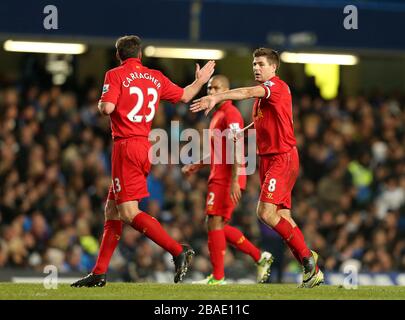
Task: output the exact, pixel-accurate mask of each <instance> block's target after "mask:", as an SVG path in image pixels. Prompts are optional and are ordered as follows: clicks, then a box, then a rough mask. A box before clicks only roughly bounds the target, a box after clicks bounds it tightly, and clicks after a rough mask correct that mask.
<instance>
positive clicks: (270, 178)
mask: <svg viewBox="0 0 405 320" xmlns="http://www.w3.org/2000/svg"><path fill="white" fill-rule="evenodd" d="M299 167H300V165H299V157H298V151H297V148H296V147H294V148H292V149H291V150H290V151H288V152H286V153H280V154H275V155H268V156H260V164H259V172H260V183H261V185H262V190H261V193H260V201H262V202H267V203H273V204H275V205H277V206H278V207H279V208H280V209H291V192H292V189H293V187H294V184H295V181H296V180H297V177H298V172H299Z"/></svg>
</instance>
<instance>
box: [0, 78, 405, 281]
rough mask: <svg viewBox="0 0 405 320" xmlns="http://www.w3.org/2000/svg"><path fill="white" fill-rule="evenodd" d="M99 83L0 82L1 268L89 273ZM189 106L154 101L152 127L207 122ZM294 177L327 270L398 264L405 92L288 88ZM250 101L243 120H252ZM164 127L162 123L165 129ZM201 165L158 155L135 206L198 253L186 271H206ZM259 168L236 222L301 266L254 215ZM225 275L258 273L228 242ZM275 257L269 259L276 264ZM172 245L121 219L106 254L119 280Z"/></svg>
mask: <svg viewBox="0 0 405 320" xmlns="http://www.w3.org/2000/svg"><path fill="white" fill-rule="evenodd" d="M99 95H100V88H98V87H89V88H86V90H82V92H81V94H78V93H76V92H74V91H69V90H67V91H66V90H63V89H62V88H61V87H58V86H52V87H50V88H47V89H45V88H41V87H39V86H35V85H34V86H28V87H26V88H20V87H16V86H11V87H3V88H1V89H0V270H1V268H5V267H11V268H20V269H33V270H38V271H41V272H42V270H43V267H44V266H45V265H49V264H52V265H55V266H57V267H58V268H59V271H60V272H62V273H63V272H70V271H79V272H83V273H86V272H87V271H90V270H91V269H92V267H93V265H94V262H95V259H96V256H97V252H98V249H99V242H100V239H101V236H102V232H103V224H104V215H103V210H104V203H105V198H106V195H107V192H108V188H109V185H110V173H111V171H110V170H111V168H110V155H111V144H112V142H111V135H110V124H109V118H108V117H104V116H101V115H99V114H98V110H97V102H98V99H99ZM187 108H188V106H186V105H181V104H180V105H176V106H172V105H166V104H165V103H161V105H160V107H159V110H158V112H157V114H156V117H155V120H154V127H157V128H166V129H169V126H170V121H174V120H178V121H180V125H181V128H180V129H185V128H189V127H190V128H191V127H192V128H199V129H202V128H206V127H207V126H208V123H209V118H205V116H203V114H197V115H195V114H191V113H189V112H188V110H187ZM293 112H294V125H295V131H296V137H297V142H298V149H299V154H300V161H301V169H300V176H299V179H298V181H297V183H296V185H295V188H294V193H293V216H294V217H295V219H296V221H297V222H298V224H299V225H300V226H302V230H303V233H304V235H305V237H306V239H307V242H308V244H309V246H310V247H311V248H312V249H314V250H316V251H318V252H319V254H320V256H321V257H322V259H321V261H320V262H321V265H322V267H323V268H324V269H325V270H326V271H340V270H341V266H342V264H343V263H344V262H345V261H348V260H353V259H354V260H356V261H358V263H359V265H360V267H361V270H362V271H369V272H390V271H403V272H405V125H404V124H405V101H404V100H401V98H399V97H390V98H385V97H382V96H381V97H380V96H376V97H371V96H368V97H367V96H355V97H347V98H344V99H343V98H342V99H336V100H331V101H324V100H322V99H321V98H319V97H311V96H309V95H305V94H300V95H297V96H296V97H294V99H293ZM249 120H250V119H249V112H247V113H246V114H245V121H246V122H247V123H249V122H250V121H249ZM168 131H169V132H170V130H168ZM208 174H209V170H202V171H201V172H199V173H198V174H196V175H194V176H191V177H189V178H187V179H186V178H185V177H184V176H182V174H181V166H180V165H171V164H169V165H156V166H154V167H153V168H152V171H151V174H150V176H149V178H148V185H149V190H150V193H151V196H150V197H149V198H148V199H144V200H143V201H142V203H141V208H142V209H143V210H144V211H146V212H148V213H149V214H151V215H152V216H154V217H156V218H157V219H158V220H159V221H160V222H161V223H162V224H163V226H164V227H165V228H166V229H167V230H168V232H169V234H170V235H172V236H173V237H174V238H175V239H177V240H179V241H181V242H187V243H190V244H191V245H192V246H193V247H194V249H195V250H196V252H197V255H196V257H195V259H194V262H193V271H194V272H196V273H199V274H200V275H201V276H202V275H204V276H205V275H207V274H208V273H210V270H211V267H210V263H209V254H208V249H207V234H206V230H205V213H204V207H205V196H206V188H207V185H206V181H207V177H208ZM259 192H260V184H259V177H258V174H257V172H256V173H255V174H253V175H251V176H249V177H248V185H247V189H246V191H245V192H244V194H243V198H242V200H241V203H240V204H239V206H238V208H237V210H236V212H235V215H234V218H233V220H232V224H233V225H234V226H236V227H238V228H240V229H241V230H243V231H244V232H245V234H246V235H247V236H248V237H250V239H251V240H252V241H253V242H254V243H256V244H257V245H258V246H260V247H261V248H266V249H271V250H274V252H275V254H276V258H277V257H278V261H279V264H278V268H279V272H280V271H285V272H286V271H288V272H300V269H299V266H298V265H297V263H296V262H295V261H294V259H293V257H292V255H291V254H290V253H289V252H288V249H286V247H285V246H284V244H283V243H282V241H281V240H280V239H279V238H278V236H277V235H276V234H275V233H274V232H273V231H271V230H268V229H266V228H265V227H263V225H262V224H261V223H260V222H259V221H258V219H257V217H256V214H255V211H256V205H257V200H258V197H259ZM225 266H226V274H227V275H228V276H230V277H232V276H234V277H246V276H247V275H251V276H253V277H254V276H255V274H254V272H255V266H254V264H253V262H252V261H251V260H250V259H249V258H248V257H246V256H244V255H242V254H240V253H239V252H236V251H235V250H234V249H233V248H230V249H229V250H228V251H227V254H226V259H225ZM276 267H277V265H276ZM172 269H173V263H172V262H171V256H170V255H169V254H167V253H164V252H163V251H162V249H160V248H159V247H158V246H157V245H155V244H154V243H152V242H151V241H150V240H148V239H146V238H145V237H144V236H143V235H141V234H140V233H138V232H136V231H134V230H133V229H132V228H130V227H125V228H124V231H123V235H122V238H121V240H120V244H119V247H118V249H117V250H116V252H115V253H114V256H113V258H112V261H111V265H110V270H111V272H117V273H119V274H120V275H121V276H122V278H123V279H124V280H128V281H143V280H150V281H153V280H159V279H157V278H156V274H165V273H169V272H171V271H172Z"/></svg>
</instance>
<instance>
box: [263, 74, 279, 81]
mask: <svg viewBox="0 0 405 320" xmlns="http://www.w3.org/2000/svg"><path fill="white" fill-rule="evenodd" d="M275 76H276V74H275V73H272V74H271V75H270V76H269V77H267V78H266V79H265V80H264V81H263V82H262V83H264V82H266V81H269V80H270V79H272V78H274V77H275Z"/></svg>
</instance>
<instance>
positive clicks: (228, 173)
mask: <svg viewBox="0 0 405 320" xmlns="http://www.w3.org/2000/svg"><path fill="white" fill-rule="evenodd" d="M238 128H240V129H242V128H243V118H242V115H241V114H240V112H239V110H238V109H237V108H236V107H235V106H234V105H233V104H232V102H231V101H225V102H224V103H223V104H222V105H221V106H220V107H219V108H218V109H217V110H216V111H215V112H214V114H213V116H212V120H211V123H210V132H211V133H212V134H211V172H210V176H209V178H208V183H216V184H221V185H230V184H231V181H232V163H233V162H229V163H230V164H227V152H228V158H229V159H228V160H232V161H233V159H231V155H232V154H231V152H230V150H231V149H230V148H229V147H228V150H227V140H228V141H229V139H228V138H227V137H226V136H224V134H223V132H224V131H225V130H226V129H233V130H237V129H238ZM215 129H216V130H215ZM214 130H215V131H216V133H217V134H215V131H214ZM228 143H229V142H228ZM230 143H233V142H232V141H231V142H230ZM219 146H221V147H219ZM242 152H243V150H242ZM242 156H243V155H242ZM239 185H240V187H241V189H245V187H246V174H244V171H242V172H241V174H240V175H239Z"/></svg>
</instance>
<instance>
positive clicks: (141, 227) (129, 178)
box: [72, 36, 215, 287]
mask: <svg viewBox="0 0 405 320" xmlns="http://www.w3.org/2000/svg"><path fill="white" fill-rule="evenodd" d="M116 48H117V53H116V54H117V58H118V59H119V61H120V62H121V65H120V66H119V67H117V68H114V69H111V70H109V71H107V73H106V75H105V81H104V86H103V91H102V96H101V99H100V102H99V106H98V108H99V110H100V112H101V113H102V114H104V115H107V116H110V119H111V131H112V137H113V140H114V141H113V151H112V159H111V160H112V185H111V187H110V191H109V194H108V199H107V204H106V207H105V220H106V222H105V225H104V234H103V239H102V242H101V247H100V252H99V255H98V259H97V262H96V265H95V267H94V268H93V271H92V272H91V273H90V274H89V275H87V276H86V277H84V278H82V279H80V280H78V281H76V282H75V283H73V284H72V286H74V287H83V286H84V287H92V286H104V285H105V284H106V272H107V268H108V264H109V262H110V259H111V256H112V254H113V252H114V250H115V248H116V246H117V244H118V240H119V238H120V236H121V232H122V224H123V222H125V223H127V224H129V225H130V226H132V227H133V228H134V229H135V230H138V231H140V232H142V233H143V234H144V235H145V236H147V237H148V238H150V239H151V240H153V241H154V242H155V243H157V244H158V245H160V246H161V247H162V248H164V249H165V250H166V251H168V252H170V253H171V254H172V255H173V261H174V264H175V276H174V282H180V281H182V280H183V277H184V276H185V274H186V272H187V269H188V267H189V264H190V261H191V258H192V256H193V255H194V251H193V250H192V249H191V248H190V247H188V246H185V245H181V244H179V243H178V242H177V241H175V240H174V239H173V238H171V237H170V236H169V235H168V234H167V232H166V231H165V230H164V229H163V227H162V226H161V225H160V223H159V222H158V221H157V220H156V219H155V218H153V217H151V216H149V215H148V214H146V213H145V212H142V211H140V210H139V208H138V202H139V201H140V200H141V199H142V198H145V197H147V196H148V195H149V193H148V190H147V183H146V178H147V175H148V173H149V170H150V167H151V164H150V161H149V158H148V153H149V148H150V144H149V141H148V136H149V132H150V130H151V125H152V120H153V117H154V115H155V113H156V109H157V108H158V105H159V101H160V100H166V101H169V102H172V103H177V102H180V101H181V102H188V101H190V100H191V99H192V98H193V97H194V96H195V95H196V94H197V93H198V92H199V91H200V89H201V88H202V86H203V85H204V84H205V83H206V82H207V81H208V80H209V78H210V77H211V75H212V73H213V72H214V66H215V62H214V61H209V62H208V63H207V64H206V65H205V66H204V67H203V68H201V69H200V67H199V65H198V64H197V65H196V79H195V81H194V82H193V83H192V84H190V85H189V86H187V87H185V88H184V89H183V88H180V87H179V86H177V85H175V84H174V83H172V82H171V81H170V80H169V79H168V78H167V77H166V76H165V75H164V74H163V73H161V72H160V71H157V70H153V69H149V68H147V67H145V66H143V65H142V63H141V52H142V51H141V41H140V39H139V37H137V36H124V37H121V38H119V39H118V40H117V42H116Z"/></svg>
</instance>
